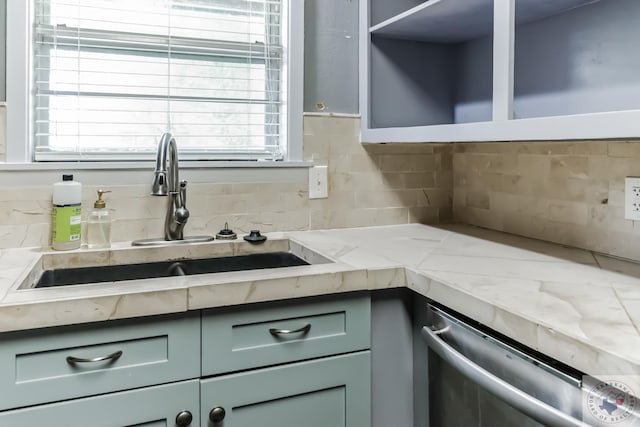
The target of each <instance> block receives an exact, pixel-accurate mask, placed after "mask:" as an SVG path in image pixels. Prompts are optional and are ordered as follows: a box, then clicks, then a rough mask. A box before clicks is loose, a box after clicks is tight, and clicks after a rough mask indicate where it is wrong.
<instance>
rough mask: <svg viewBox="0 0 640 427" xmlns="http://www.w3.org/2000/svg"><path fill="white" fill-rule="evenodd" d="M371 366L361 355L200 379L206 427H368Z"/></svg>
mask: <svg viewBox="0 0 640 427" xmlns="http://www.w3.org/2000/svg"><path fill="white" fill-rule="evenodd" d="M370 363H371V362H370V353H369V351H363V352H358V353H352V354H347V355H342V356H335V357H327V358H323V359H317V360H312V361H306V362H300V363H292V364H288V365H283V366H277V367H272V368H266V369H258V370H254V371H248V372H243V373H239V374H232V375H225V376H221V377H216V378H210V379H206V380H201V385H200V397H201V419H202V427H252V426H260V427H370V425H371V403H370V402H371V378H370V375H371V373H370ZM214 409H216V414H217V415H218V417H220V418H221V416H220V414H221V413H222V410H221V409H224V418H223V419H222V420H221V421H218V422H214V421H211V419H210V412H211V411H212V410H214Z"/></svg>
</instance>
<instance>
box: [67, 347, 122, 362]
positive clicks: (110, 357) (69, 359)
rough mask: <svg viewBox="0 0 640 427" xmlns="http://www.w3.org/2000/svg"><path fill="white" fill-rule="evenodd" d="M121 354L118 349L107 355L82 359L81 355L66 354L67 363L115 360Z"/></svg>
mask: <svg viewBox="0 0 640 427" xmlns="http://www.w3.org/2000/svg"><path fill="white" fill-rule="evenodd" d="M120 356H122V351H120V350H118V351H116V352H115V353H111V354H109V355H107V356H99V357H93V358H91V359H84V358H82V357H73V356H67V363H94V362H104V361H105V360H116V359H118V358H119V357H120Z"/></svg>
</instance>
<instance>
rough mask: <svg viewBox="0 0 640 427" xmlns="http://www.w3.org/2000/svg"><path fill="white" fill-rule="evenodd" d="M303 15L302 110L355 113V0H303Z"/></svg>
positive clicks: (356, 58)
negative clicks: (320, 105)
mask: <svg viewBox="0 0 640 427" xmlns="http://www.w3.org/2000/svg"><path fill="white" fill-rule="evenodd" d="M293 1H299V0H293ZM304 16H305V43H304V50H305V53H304V111H307V112H317V111H324V112H331V113H357V112H358V0H306V2H305V13H304ZM316 104H322V105H323V106H324V110H322V109H320V108H318V107H317V105H316Z"/></svg>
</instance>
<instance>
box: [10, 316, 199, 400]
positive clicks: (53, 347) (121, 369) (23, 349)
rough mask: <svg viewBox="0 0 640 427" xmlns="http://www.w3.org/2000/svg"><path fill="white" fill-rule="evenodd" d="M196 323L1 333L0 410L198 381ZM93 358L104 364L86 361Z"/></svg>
mask: <svg viewBox="0 0 640 427" xmlns="http://www.w3.org/2000/svg"><path fill="white" fill-rule="evenodd" d="M199 320H200V319H199V316H197V315H193V314H190V315H183V316H167V317H163V318H160V320H158V319H157V318H156V319H133V320H128V321H119V322H107V323H102V324H85V325H77V326H72V327H64V328H56V329H41V330H36V331H25V332H20V333H12V334H3V335H0V390H2V394H3V398H2V399H0V410H3V409H9V408H16V407H21V406H29V405H34V404H39V403H46V402H53V401H57V400H64V399H71V398H76V397H80V396H90V395H93V394H99V393H107V392H111V391H117V390H125V389H129V388H135V387H142V386H146V385H152V384H159V383H165V382H170V381H179V380H184V379H191V378H197V377H199V374H200V372H199V369H198V365H199V356H200V333H199V332H200V328H199V326H200V324H199ZM69 357H72V358H76V359H79V360H77V361H73V360H69V359H68V358H69ZM96 358H104V359H105V360H101V361H88V360H91V359H96ZM83 360H84V361H83Z"/></svg>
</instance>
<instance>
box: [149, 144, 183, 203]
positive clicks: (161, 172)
mask: <svg viewBox="0 0 640 427" xmlns="http://www.w3.org/2000/svg"><path fill="white" fill-rule="evenodd" d="M156 156H157V157H156V170H155V172H154V174H155V175H154V176H155V177H154V182H153V187H152V194H154V195H157V196H166V195H167V194H170V193H176V192H178V191H179V189H178V186H179V184H180V178H179V175H178V148H177V145H176V140H175V138H174V137H173V135H171V134H170V133H169V132H165V133H163V134H162V137H161V138H160V142H159V143H158V152H157V154H156ZM167 175H168V176H167Z"/></svg>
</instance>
